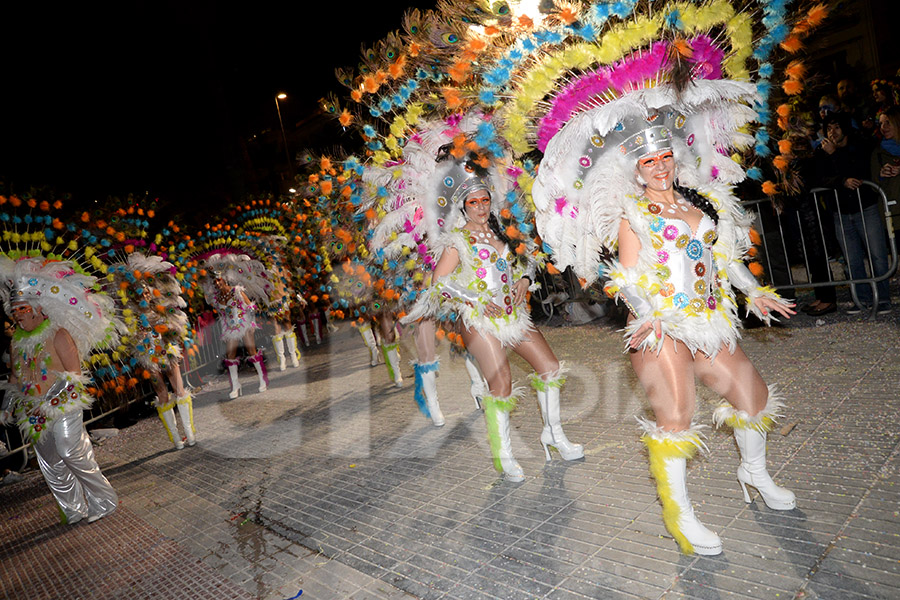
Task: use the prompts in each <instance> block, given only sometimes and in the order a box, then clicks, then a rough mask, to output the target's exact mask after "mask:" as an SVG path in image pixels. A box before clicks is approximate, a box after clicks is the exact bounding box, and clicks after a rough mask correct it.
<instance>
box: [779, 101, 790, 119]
mask: <svg viewBox="0 0 900 600" xmlns="http://www.w3.org/2000/svg"><path fill="white" fill-rule="evenodd" d="M775 112H777V113H778V116H779V117H785V118H787V117H789V116H790V115H791V105H790V104H779V105H778V108H776V109H775Z"/></svg>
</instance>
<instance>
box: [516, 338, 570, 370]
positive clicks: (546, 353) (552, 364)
mask: <svg viewBox="0 0 900 600" xmlns="http://www.w3.org/2000/svg"><path fill="white" fill-rule="evenodd" d="M512 349H513V351H514V352H515V353H516V354H518V355H519V356H521V357H522V358H524V359H525V361H526V362H527V363H528V364H529V365H531V368H532V369H534V371H535V373H537V374H539V375H548V374H550V373H555V372H556V371H558V370H559V360H557V358H556V355H555V354H553V350H551V349H550V345H549V344H548V343H547V340H546V339H544V336H543V334H541V332H540V331H538V330H537V329H532V330H531V331H528V332H527V333H526V334H525V339H524V340H522V341H521V342H519V343H518V344H517V345H515V346H513V348H512Z"/></svg>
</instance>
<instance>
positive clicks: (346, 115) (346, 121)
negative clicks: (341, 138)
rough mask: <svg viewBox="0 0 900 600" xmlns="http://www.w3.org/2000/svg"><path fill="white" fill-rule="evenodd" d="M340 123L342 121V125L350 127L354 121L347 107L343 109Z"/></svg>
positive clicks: (339, 118)
mask: <svg viewBox="0 0 900 600" xmlns="http://www.w3.org/2000/svg"><path fill="white" fill-rule="evenodd" d="M338 123H340V124H341V126H342V127H350V125H351V124H352V123H353V115H352V114H351V113H350V111H348V110H347V109H346V108H345V109H344V110H343V111H341V116H339V117H338Z"/></svg>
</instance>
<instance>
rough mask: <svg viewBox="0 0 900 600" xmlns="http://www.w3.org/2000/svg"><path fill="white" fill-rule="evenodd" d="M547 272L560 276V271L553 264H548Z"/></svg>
mask: <svg viewBox="0 0 900 600" xmlns="http://www.w3.org/2000/svg"><path fill="white" fill-rule="evenodd" d="M547 272H548V273H550V274H551V275H559V269H557V268H556V267H554V266H553V264H552V263H547Z"/></svg>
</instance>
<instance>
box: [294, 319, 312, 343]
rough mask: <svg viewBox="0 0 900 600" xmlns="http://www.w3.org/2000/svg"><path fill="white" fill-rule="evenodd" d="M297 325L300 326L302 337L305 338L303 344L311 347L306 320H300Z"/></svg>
mask: <svg viewBox="0 0 900 600" xmlns="http://www.w3.org/2000/svg"><path fill="white" fill-rule="evenodd" d="M297 325H299V326H300V339H302V340H303V345H304V346H306V347H307V348H309V336H308V335H307V334H306V321H300V322H299V323H297Z"/></svg>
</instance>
